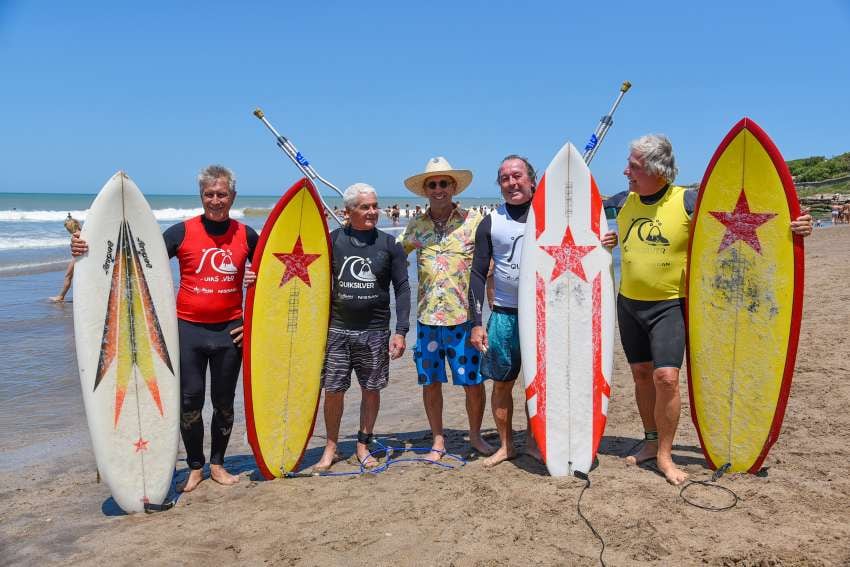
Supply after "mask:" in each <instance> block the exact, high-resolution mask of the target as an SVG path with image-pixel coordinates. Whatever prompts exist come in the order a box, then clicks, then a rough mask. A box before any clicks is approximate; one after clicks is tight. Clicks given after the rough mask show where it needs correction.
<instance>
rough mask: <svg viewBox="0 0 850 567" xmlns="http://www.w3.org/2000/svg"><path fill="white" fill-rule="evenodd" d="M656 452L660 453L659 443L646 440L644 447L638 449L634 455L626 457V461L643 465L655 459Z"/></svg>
mask: <svg viewBox="0 0 850 567" xmlns="http://www.w3.org/2000/svg"><path fill="white" fill-rule="evenodd" d="M656 453H658V444H657V443H653V442H646V443H644V444H643V447H641V448H640V451H638V452H637V453H635V454H634V455H629V456H628V457H626V463H628V464H630V465H642V464H644V463H645V462H647V461H651V460H652V459H654V458H655V456H656Z"/></svg>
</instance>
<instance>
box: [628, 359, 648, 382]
mask: <svg viewBox="0 0 850 567" xmlns="http://www.w3.org/2000/svg"><path fill="white" fill-rule="evenodd" d="M629 367H630V368H631V370H632V378H633V379H634V381H635V382H650V381H652V379H653V374H654V372H653V370H654V369H653V366H652V362H635V363H633V364H630V365H629Z"/></svg>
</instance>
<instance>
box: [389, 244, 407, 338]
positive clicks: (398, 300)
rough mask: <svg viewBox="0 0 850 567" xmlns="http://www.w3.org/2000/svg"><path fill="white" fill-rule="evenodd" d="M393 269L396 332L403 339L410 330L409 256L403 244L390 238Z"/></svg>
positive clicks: (391, 274)
mask: <svg viewBox="0 0 850 567" xmlns="http://www.w3.org/2000/svg"><path fill="white" fill-rule="evenodd" d="M389 247H390V254H391V256H392V267H391V271H390V279H391V281H392V283H393V293H394V294H395V332H396V333H397V334H399V335H401V336H402V337H403V336H405V335H406V334H407V331H409V330H410V282H408V281H407V254H405V253H404V248H402V247H401V244H399V243H398V242H396V241H395V240H393V239H392V237H390V238H389Z"/></svg>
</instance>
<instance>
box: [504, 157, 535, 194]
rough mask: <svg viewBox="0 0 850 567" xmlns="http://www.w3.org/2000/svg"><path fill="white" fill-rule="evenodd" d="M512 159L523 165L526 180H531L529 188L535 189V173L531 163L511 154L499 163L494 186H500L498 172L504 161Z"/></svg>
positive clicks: (526, 159) (525, 158)
mask: <svg viewBox="0 0 850 567" xmlns="http://www.w3.org/2000/svg"><path fill="white" fill-rule="evenodd" d="M512 159H518V160H519V161H521V162H522V163H524V164H525V171H526V172H527V173H528V178H529V179H531V188H532V189H537V172H536V171H534V166H533V165H531V162H530V161H528V158H527V157H523V156H521V155H518V154H511V155H509V156H505V158H504V159H503V160H502V161H500V162H499V169H497V170H496V185H500V183H499V170H500V169H502V166H503V165H504V164H505V162H506V161H510V160H512Z"/></svg>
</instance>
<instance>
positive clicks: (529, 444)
mask: <svg viewBox="0 0 850 567" xmlns="http://www.w3.org/2000/svg"><path fill="white" fill-rule="evenodd" d="M523 453H525V454H526V455H528V456H529V457H531V458H533V459H535V460H537V461H539V462H541V463H542V462H543V455H542V454H541V453H540V447H538V446H537V441H536V440H535V439H534V437H532V436H531V433H530V432H529V433H527V434H526V436H525V449H524V450H523Z"/></svg>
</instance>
